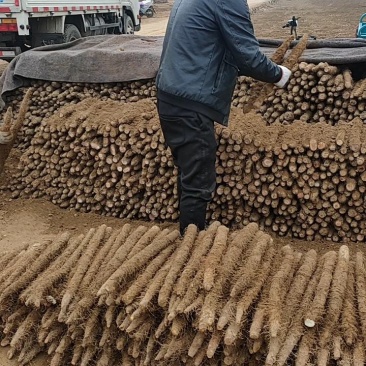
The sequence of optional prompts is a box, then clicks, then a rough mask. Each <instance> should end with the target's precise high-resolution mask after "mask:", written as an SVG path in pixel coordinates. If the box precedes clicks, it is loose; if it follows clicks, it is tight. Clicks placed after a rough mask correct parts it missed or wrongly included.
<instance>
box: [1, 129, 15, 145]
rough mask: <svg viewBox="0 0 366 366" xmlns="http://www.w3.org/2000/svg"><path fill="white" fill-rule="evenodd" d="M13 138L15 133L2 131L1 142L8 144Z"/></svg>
mask: <svg viewBox="0 0 366 366" xmlns="http://www.w3.org/2000/svg"><path fill="white" fill-rule="evenodd" d="M12 139H13V134H12V133H11V132H10V131H0V144H1V145H7V144H8V143H9V142H11V140H12Z"/></svg>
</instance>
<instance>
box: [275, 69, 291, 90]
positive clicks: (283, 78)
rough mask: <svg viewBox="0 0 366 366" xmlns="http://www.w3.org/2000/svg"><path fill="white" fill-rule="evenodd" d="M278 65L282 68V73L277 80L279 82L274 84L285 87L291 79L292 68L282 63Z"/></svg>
mask: <svg viewBox="0 0 366 366" xmlns="http://www.w3.org/2000/svg"><path fill="white" fill-rule="evenodd" d="M278 67H280V68H281V71H282V75H281V79H280V80H279V81H277V83H275V84H274V85H276V86H278V87H279V88H284V87H285V86H286V85H287V83H288V81H289V80H290V77H291V70H289V69H288V68H287V67H285V66H282V65H278Z"/></svg>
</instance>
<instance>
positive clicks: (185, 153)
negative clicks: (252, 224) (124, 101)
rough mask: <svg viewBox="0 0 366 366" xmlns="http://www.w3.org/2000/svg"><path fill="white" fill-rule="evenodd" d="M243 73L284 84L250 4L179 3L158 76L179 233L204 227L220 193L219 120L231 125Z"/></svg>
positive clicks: (240, 0) (242, 0) (233, 0)
mask: <svg viewBox="0 0 366 366" xmlns="http://www.w3.org/2000/svg"><path fill="white" fill-rule="evenodd" d="M238 75H246V76H250V77H253V78H254V79H257V80H260V81H264V82H268V83H274V84H275V85H277V86H279V87H284V86H285V84H286V83H287V81H288V79H289V78H290V75H291V72H290V70H288V69H287V68H285V67H283V66H279V65H276V64H275V63H273V62H272V61H271V60H270V59H268V58H267V57H266V56H265V55H264V54H263V53H262V52H261V51H260V49H259V45H258V41H257V39H256V37H255V36H254V30H253V25H252V22H251V19H250V13H249V8H248V4H247V1H246V0H175V1H174V5H173V8H172V11H171V14H170V19H169V22H168V26H167V31H166V35H165V39H164V44H163V52H162V57H161V63H160V68H159V71H158V75H157V80H156V84H157V89H158V96H157V97H158V113H159V117H160V123H161V128H162V131H163V134H164V138H165V141H166V143H167V145H168V146H169V147H170V149H171V152H172V155H173V158H174V163H175V165H176V166H177V167H178V197H179V210H180V231H181V234H182V235H183V233H184V231H185V229H186V227H187V226H188V225H189V224H195V225H196V226H197V227H198V229H199V230H203V229H204V228H205V219H206V209H207V204H208V203H209V202H210V200H211V199H212V194H213V192H214V190H215V184H216V172H215V160H216V148H217V143H216V140H215V131H214V121H216V122H218V123H221V124H223V125H224V126H227V124H228V118H229V113H230V106H231V99H232V95H233V91H234V87H235V84H236V80H237V76H238Z"/></svg>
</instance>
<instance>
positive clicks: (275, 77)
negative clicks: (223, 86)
mask: <svg viewBox="0 0 366 366" xmlns="http://www.w3.org/2000/svg"><path fill="white" fill-rule="evenodd" d="M216 18H217V22H218V24H219V28H220V32H221V34H222V36H223V38H224V42H225V44H226V47H227V48H228V49H229V50H230V52H231V53H232V55H233V57H234V59H235V61H236V64H237V66H238V68H239V74H240V75H246V76H250V77H252V78H254V79H257V80H260V81H264V82H267V83H275V82H277V81H279V79H280V78H281V74H282V73H281V69H280V68H279V67H278V66H277V65H276V64H275V63H274V62H272V61H271V60H270V59H269V58H268V57H266V56H265V55H264V54H263V53H262V52H261V51H260V49H259V44H258V40H257V38H256V37H255V35H254V29H253V24H252V21H251V19H250V13H249V7H248V3H247V1H246V0H218V1H217V8H216Z"/></svg>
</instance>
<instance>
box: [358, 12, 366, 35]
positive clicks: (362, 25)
mask: <svg viewBox="0 0 366 366" xmlns="http://www.w3.org/2000/svg"><path fill="white" fill-rule="evenodd" d="M356 37H357V38H366V13H364V14H362V16H361V18H360V21H359V23H358V27H357V30H356Z"/></svg>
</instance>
